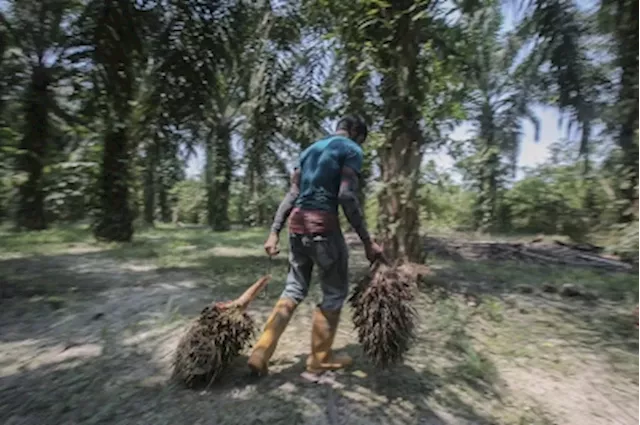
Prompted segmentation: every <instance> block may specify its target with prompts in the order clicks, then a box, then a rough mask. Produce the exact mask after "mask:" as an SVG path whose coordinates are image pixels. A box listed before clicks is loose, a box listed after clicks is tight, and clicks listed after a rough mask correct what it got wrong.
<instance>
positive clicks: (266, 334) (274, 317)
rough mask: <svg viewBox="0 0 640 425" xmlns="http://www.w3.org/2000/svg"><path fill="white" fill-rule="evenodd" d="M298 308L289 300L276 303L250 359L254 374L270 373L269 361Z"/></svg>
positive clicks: (249, 362) (280, 300)
mask: <svg viewBox="0 0 640 425" xmlns="http://www.w3.org/2000/svg"><path fill="white" fill-rule="evenodd" d="M296 306H297V304H296V303H295V302H294V301H293V300H291V299H288V298H280V299H279V300H278V302H277V303H276V305H275V307H274V308H273V311H272V312H271V316H269V319H268V320H267V323H266V325H265V327H264V331H263V332H262V335H261V336H260V339H258V342H256V344H255V345H254V346H253V351H252V352H251V356H250V357H249V361H248V365H249V368H250V369H251V370H252V371H253V373H256V374H258V375H265V374H266V373H267V372H268V365H269V359H271V356H272V355H273V352H274V351H275V349H276V345H278V340H279V339H280V335H282V332H284V330H285V328H286V327H287V325H288V324H289V320H291V316H292V315H293V312H294V311H295V309H296Z"/></svg>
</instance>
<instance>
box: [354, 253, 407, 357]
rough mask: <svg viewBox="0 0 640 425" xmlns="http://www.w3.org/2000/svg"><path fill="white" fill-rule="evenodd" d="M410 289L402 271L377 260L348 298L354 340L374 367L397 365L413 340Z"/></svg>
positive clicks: (396, 266) (402, 269)
mask: <svg viewBox="0 0 640 425" xmlns="http://www.w3.org/2000/svg"><path fill="white" fill-rule="evenodd" d="M414 287H415V278H414V276H412V275H411V274H410V273H408V272H407V271H406V270H405V269H404V268H402V267H400V266H398V265H397V264H394V265H390V264H388V263H387V262H385V261H384V260H377V261H375V262H374V263H373V264H372V265H371V267H370V268H369V270H368V272H367V273H366V274H365V275H364V276H363V277H362V278H361V279H360V281H359V282H358V283H357V284H356V285H355V288H354V290H353V293H352V294H351V296H350V297H349V303H350V305H351V308H352V320H353V324H354V327H355V328H356V330H357V334H358V341H359V342H360V344H361V345H362V348H363V351H364V353H365V355H366V356H367V357H368V358H369V359H370V360H371V361H372V362H373V364H374V365H375V366H376V367H378V368H381V369H386V368H388V367H389V366H391V365H393V364H396V363H399V362H401V361H402V360H403V358H404V355H405V354H406V352H407V351H408V350H409V348H410V347H411V344H412V342H413V341H414V339H415V324H414V322H415V319H416V317H417V316H416V311H415V309H414V307H413V306H412V305H411V302H412V301H413V299H414Z"/></svg>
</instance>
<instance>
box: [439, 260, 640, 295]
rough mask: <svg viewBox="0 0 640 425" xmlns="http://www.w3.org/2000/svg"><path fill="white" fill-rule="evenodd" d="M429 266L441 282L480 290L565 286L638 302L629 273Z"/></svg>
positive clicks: (479, 264) (483, 264) (475, 264)
mask: <svg viewBox="0 0 640 425" xmlns="http://www.w3.org/2000/svg"><path fill="white" fill-rule="evenodd" d="M430 265H433V266H434V267H435V270H437V274H438V275H440V276H441V278H442V279H446V280H452V279H453V280H459V281H462V282H475V283H478V284H480V285H482V286H483V290H484V291H487V290H491V291H494V292H499V293H505V292H513V291H514V290H517V289H518V288H519V287H520V288H522V287H523V286H528V287H531V288H532V289H533V290H534V291H540V290H542V288H543V286H545V285H553V286H555V287H557V288H560V287H561V286H562V285H563V284H567V283H568V284H575V285H578V286H581V287H583V288H585V289H587V290H591V291H594V292H595V293H596V294H598V296H600V297H603V298H606V299H609V300H613V301H625V300H627V301H628V302H631V303H633V302H637V299H638V276H637V274H632V273H623V272H616V273H613V272H609V271H601V270H595V269H587V268H582V267H569V266H559V265H549V266H544V265H537V264H523V263H518V262H510V261H504V262H496V261H465V262H454V261H449V260H438V259H435V260H434V261H430Z"/></svg>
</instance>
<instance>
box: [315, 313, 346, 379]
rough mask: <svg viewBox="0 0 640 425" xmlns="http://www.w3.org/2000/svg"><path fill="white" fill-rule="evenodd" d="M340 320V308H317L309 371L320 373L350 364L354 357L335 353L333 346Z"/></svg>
mask: <svg viewBox="0 0 640 425" xmlns="http://www.w3.org/2000/svg"><path fill="white" fill-rule="evenodd" d="M339 322H340V310H337V311H328V310H322V309H320V308H316V309H315V311H314V312H313V324H312V329H311V354H310V355H309V357H308V358H307V372H310V373H313V374H319V373H322V372H325V371H328V370H336V369H342V368H345V367H347V366H350V365H351V364H352V363H353V359H352V358H351V357H350V356H348V355H347V354H335V353H334V352H333V350H332V349H331V347H332V346H333V340H334V338H335V336H336V331H337V330H338V323H339Z"/></svg>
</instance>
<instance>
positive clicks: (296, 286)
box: [248, 116, 382, 375]
mask: <svg viewBox="0 0 640 425" xmlns="http://www.w3.org/2000/svg"><path fill="white" fill-rule="evenodd" d="M366 138H367V125H366V123H365V122H364V120H363V119H362V118H360V117H357V116H347V117H344V118H342V119H341V120H340V121H339V122H338V125H337V127H336V132H335V134H333V135H331V136H329V137H326V138H324V139H321V140H318V141H316V142H315V143H313V144H312V145H311V146H309V147H308V148H307V149H305V150H304V151H303V152H302V153H301V154H300V158H299V161H298V164H297V166H296V167H295V170H294V172H293V175H292V177H291V186H290V188H289V192H288V193H287V194H286V195H285V197H284V199H283V200H282V203H281V204H280V206H279V207H278V211H277V212H276V215H275V218H274V220H273V225H272V226H271V232H270V234H269V237H268V239H267V241H266V242H265V244H264V248H265V250H266V252H267V255H269V256H275V255H277V254H278V253H279V249H278V242H279V234H280V231H281V230H282V228H283V226H284V223H285V221H286V220H287V218H288V219H289V250H290V252H289V273H288V275H287V280H286V286H285V288H284V290H283V292H282V294H281V296H280V299H279V300H278V302H277V303H276V305H275V307H274V309H273V311H272V312H271V315H270V317H269V319H268V320H267V323H266V325H265V328H264V332H263V333H262V335H261V336H260V339H259V340H258V342H257V343H256V344H255V345H254V347H253V351H252V353H251V356H250V357H249V362H248V363H249V368H250V369H251V370H252V371H253V372H254V373H257V374H260V375H262V374H266V373H267V367H268V363H269V359H270V358H271V356H272V355H273V352H274V350H275V348H276V345H277V344H278V340H279V338H280V336H281V335H282V332H283V331H284V329H285V328H286V327H287V324H288V323H289V321H290V320H291V316H292V314H293V312H294V311H295V309H296V307H297V306H298V304H300V302H302V300H304V298H305V297H306V296H307V293H308V291H309V285H310V283H311V272H312V269H313V267H314V266H316V267H317V268H318V269H319V272H320V273H319V275H320V286H321V289H322V302H321V303H320V304H319V305H317V306H316V308H315V310H314V312H313V320H312V329H311V354H310V355H309V356H308V358H307V372H310V373H313V374H320V373H322V372H324V371H327V370H335V369H340V368H343V367H346V366H349V365H350V364H351V363H352V359H351V357H349V356H348V355H346V354H341V355H337V354H334V353H333V351H332V349H331V347H332V345H333V340H334V337H335V334H336V330H337V327H338V322H339V320H340V313H341V311H342V306H343V304H344V302H345V300H346V298H347V295H348V292H349V277H348V276H349V274H348V262H349V252H348V249H347V244H346V243H345V240H344V237H343V235H342V231H341V229H340V223H339V219H338V206H339V205H341V206H342V209H343V211H344V213H345V216H346V217H347V219H348V220H349V223H350V224H351V227H353V229H354V230H355V231H356V233H357V234H358V236H359V237H360V239H361V240H362V242H363V244H364V248H365V253H366V256H367V259H368V260H369V261H370V262H373V261H374V260H375V259H376V258H378V256H380V255H381V254H382V249H381V248H380V246H379V245H378V244H377V243H375V242H374V241H373V240H372V239H371V237H370V236H369V232H368V231H367V227H366V225H365V222H364V216H363V209H362V207H361V205H360V202H359V201H358V196H357V192H358V180H359V177H360V171H361V168H362V162H363V152H362V148H361V147H360V145H362V144H363V143H364V142H365V140H366Z"/></svg>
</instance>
